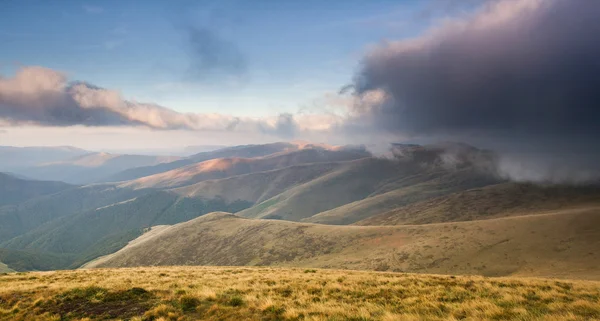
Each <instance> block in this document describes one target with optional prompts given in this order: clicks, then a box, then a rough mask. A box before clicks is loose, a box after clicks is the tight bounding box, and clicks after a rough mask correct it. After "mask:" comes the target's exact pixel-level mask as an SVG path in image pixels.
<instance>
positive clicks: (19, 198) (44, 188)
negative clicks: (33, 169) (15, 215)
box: [0, 173, 74, 206]
mask: <svg viewBox="0 0 600 321" xmlns="http://www.w3.org/2000/svg"><path fill="white" fill-rule="evenodd" d="M72 187H74V186H73V185H69V184H66V183H63V182H49V181H34V180H27V179H21V178H17V177H15V176H13V175H9V174H6V173H0V206H3V205H9V204H18V203H21V202H23V201H26V200H28V199H31V198H34V197H37V196H41V195H48V194H54V193H57V192H60V191H62V190H65V189H68V188H72Z"/></svg>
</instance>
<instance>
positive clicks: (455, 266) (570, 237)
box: [99, 208, 600, 279]
mask: <svg viewBox="0 0 600 321" xmlns="http://www.w3.org/2000/svg"><path fill="white" fill-rule="evenodd" d="M598 224H600V210H599V209H598V208H590V209H580V210H568V211H562V212H556V213H548V214H543V215H532V216H521V217H510V218H502V219H491V220H482V221H472V222H460V223H443V224H429V225H420V226H387V227H386V226H377V227H368V226H327V225H317V224H307V223H296V222H286V221H274V220H252V219H244V218H240V217H236V216H234V215H230V214H223V213H214V214H210V215H206V216H204V217H201V218H198V219H195V220H192V221H189V222H186V223H182V224H179V225H177V226H176V227H174V228H171V229H169V230H165V231H163V232H162V233H157V234H156V235H154V236H153V237H151V238H148V239H146V240H145V242H141V243H140V244H137V245H134V246H130V247H126V248H124V249H122V250H121V251H119V252H118V253H116V254H115V255H114V256H113V258H112V259H109V260H107V261H105V262H104V263H103V264H99V266H104V267H124V266H148V265H281V266H301V267H327V268H349V269H371V270H395V271H409V272H421V273H452V274H480V275H486V276H505V275H523V276H552V277H566V278H590V279H600V270H599V269H598V266H599V264H600V255H598V253H597V250H598V248H600V231H599V230H598V229H597V228H596V227H597V226H598Z"/></svg>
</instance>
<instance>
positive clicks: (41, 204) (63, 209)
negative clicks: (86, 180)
mask: <svg viewBox="0 0 600 321" xmlns="http://www.w3.org/2000/svg"><path fill="white" fill-rule="evenodd" d="M149 192H151V191H149V190H143V189H140V190H132V189H125V188H116V187H115V186H114V185H110V184H95V185H87V186H81V187H75V188H69V189H65V190H63V191H60V192H57V193H54V194H51V195H42V196H39V197H35V198H32V199H29V200H27V201H25V202H22V203H19V204H16V205H7V206H3V207H0V243H1V242H3V241H7V240H9V239H11V238H14V237H16V236H18V235H21V234H24V233H26V232H28V231H31V230H33V229H35V228H37V227H39V226H41V225H44V224H46V223H48V222H50V221H53V220H55V219H58V218H60V217H63V216H68V215H73V214H77V213H81V212H85V211H89V210H92V209H96V208H99V207H102V206H106V205H110V204H114V203H118V202H122V201H125V200H128V199H132V198H134V197H137V196H141V195H145V194H147V193H149Z"/></svg>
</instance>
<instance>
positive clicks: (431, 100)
mask: <svg viewBox="0 0 600 321" xmlns="http://www.w3.org/2000/svg"><path fill="white" fill-rule="evenodd" d="M598 17H600V1H589V0H514V1H513V0H508V1H491V2H488V3H487V4H486V5H485V6H484V8H483V9H482V10H481V11H480V12H478V13H477V14H476V15H473V16H471V17H469V18H463V19H460V20H454V21H449V22H447V23H444V24H442V25H441V26H439V27H437V28H435V29H433V30H431V31H430V32H429V33H427V34H425V35H423V36H422V37H420V38H416V39H411V40H406V41H398V42H389V43H385V44H382V45H380V46H379V47H377V48H375V49H374V50H373V51H371V52H370V53H369V54H368V55H367V56H365V58H364V59H363V61H362V64H361V69H360V72H359V73H358V74H357V75H356V77H355V81H354V82H353V84H352V85H353V87H354V95H355V101H356V103H355V104H354V106H353V108H354V112H355V113H356V115H355V117H353V118H352V119H351V120H350V121H349V122H348V126H349V128H352V129H351V130H356V128H359V129H361V128H362V129H364V130H375V131H380V132H385V133H392V134H397V135H400V136H403V137H413V138H423V137H430V138H436V137H437V138H442V139H452V140H457V141H466V142H469V143H475V144H477V145H478V146H483V147H489V148H494V149H498V150H501V151H502V153H501V157H500V161H499V166H498V170H499V171H500V172H501V174H502V175H503V176H505V177H507V178H511V179H516V180H529V181H551V182H574V181H585V180H597V179H598V178H600V174H599V165H598V164H599V162H600V41H598V40H597V37H598V35H599V34H600V19H598ZM350 126H351V127H350Z"/></svg>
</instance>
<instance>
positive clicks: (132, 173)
mask: <svg viewBox="0 0 600 321" xmlns="http://www.w3.org/2000/svg"><path fill="white" fill-rule="evenodd" d="M297 149H298V145H297V144H292V143H272V144H264V145H242V146H233V147H226V148H222V149H217V150H214V151H208V152H201V153H198V154H195V155H192V156H190V157H187V158H184V159H181V160H178V161H174V162H169V163H164V164H158V165H154V166H141V167H138V168H132V169H128V170H124V171H122V172H119V173H116V174H114V175H112V176H111V177H110V178H108V179H107V180H108V181H113V182H118V181H129V180H134V179H137V178H141V177H145V176H150V175H154V174H158V173H163V172H167V171H170V170H173V169H177V168H180V167H184V166H187V165H190V164H194V163H199V162H203V161H206V160H210V159H217V158H230V157H243V158H252V157H260V156H266V155H270V154H274V153H278V152H284V151H292V150H297Z"/></svg>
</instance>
